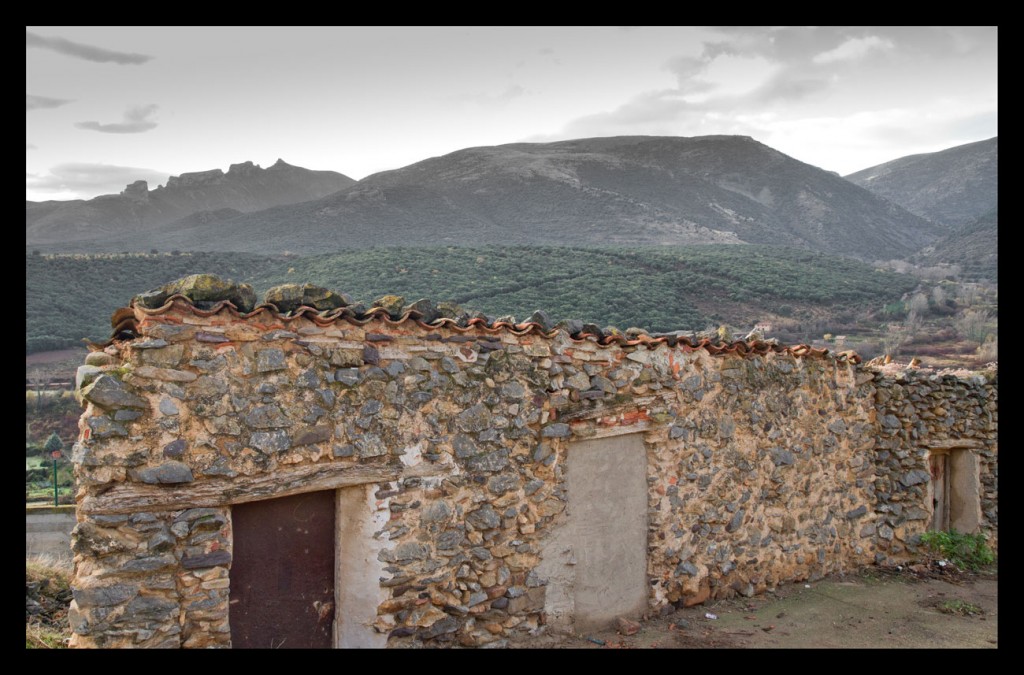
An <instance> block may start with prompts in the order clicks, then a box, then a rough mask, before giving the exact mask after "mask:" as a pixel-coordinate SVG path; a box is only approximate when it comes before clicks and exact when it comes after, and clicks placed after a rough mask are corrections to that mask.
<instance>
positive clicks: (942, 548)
mask: <svg viewBox="0 0 1024 675" xmlns="http://www.w3.org/2000/svg"><path fill="white" fill-rule="evenodd" d="M921 543H923V544H924V545H925V546H927V547H928V548H929V549H931V551H932V552H933V553H935V554H937V555H941V556H943V557H944V558H945V559H946V560H948V561H949V562H951V563H953V564H954V565H956V566H957V567H959V568H961V569H968V570H971V571H972V572H973V571H977V570H978V569H979V568H981V567H984V566H985V565H991V564H992V563H994V562H995V560H996V556H995V553H993V552H992V549H991V548H989V546H988V543H987V542H986V541H985V535H983V534H981V533H978V534H962V533H960V532H957V531H956V530H950V531H949V532H925V533H924V534H922V535H921Z"/></svg>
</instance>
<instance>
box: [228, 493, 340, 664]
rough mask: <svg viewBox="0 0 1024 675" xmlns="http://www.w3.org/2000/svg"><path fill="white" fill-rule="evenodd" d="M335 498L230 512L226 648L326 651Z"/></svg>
mask: <svg viewBox="0 0 1024 675" xmlns="http://www.w3.org/2000/svg"><path fill="white" fill-rule="evenodd" d="M334 511H335V494H334V492H333V491H325V492H309V493H306V494H302V495H295V496H294V497H282V498H280V499H268V500H266V501H260V502H250V503H248V504H238V505H236V506H233V507H232V508H231V520H232V529H233V531H234V552H233V556H232V562H231V600H230V603H231V605H230V607H231V609H230V611H229V615H228V617H229V621H230V623H231V644H232V646H233V647H235V648H248V649H309V648H318V647H326V648H329V647H331V646H332V625H333V622H334V531H335V528H334Z"/></svg>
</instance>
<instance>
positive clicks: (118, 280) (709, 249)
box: [25, 245, 916, 353]
mask: <svg viewBox="0 0 1024 675" xmlns="http://www.w3.org/2000/svg"><path fill="white" fill-rule="evenodd" d="M26 271H27V275H26V276H27V279H28V284H27V288H26V299H25V302H26V310H25V317H26V350H27V352H29V353H31V352H35V351H44V350H51V349H60V348H64V347H68V346H78V345H80V344H81V338H83V337H86V338H90V339H92V340H94V341H100V340H104V339H106V338H107V337H109V334H110V325H109V318H110V315H111V314H112V313H113V311H114V310H115V309H117V308H118V307H123V306H124V305H126V304H127V303H128V301H129V300H130V299H131V297H132V296H133V295H134V294H136V293H140V292H143V291H146V290H149V289H152V288H156V287H157V286H160V285H162V284H164V283H166V282H168V281H172V280H174V279H177V278H180V277H183V276H185V275H188V274H194V273H199V272H209V273H215V274H219V275H221V276H224V277H229V278H232V279H234V280H236V281H241V282H247V283H251V284H253V285H254V286H255V287H256V290H257V292H258V293H260V294H262V293H263V292H264V291H266V290H267V289H268V288H270V287H271V286H275V285H277V284H281V283H287V282H300V283H304V282H307V281H309V282H312V283H315V284H319V285H322V286H326V287H328V288H332V289H336V290H340V291H344V292H346V293H349V294H350V295H351V296H353V298H354V299H356V300H361V301H363V302H364V303H367V304H369V303H371V302H372V301H373V300H374V299H376V298H378V297H380V296H381V295H384V294H388V293H396V294H400V295H404V296H405V297H406V299H407V300H408V301H409V302H412V301H414V300H417V299H419V298H422V297H427V298H429V299H431V300H434V301H435V302H438V301H454V302H458V303H461V304H462V305H463V306H464V307H465V308H466V309H467V310H478V311H483V312H487V313H488V314H491V315H493V316H501V315H504V314H515V315H516V316H517V317H518V318H519V319H520V320H523V319H525V318H526V317H527V316H529V314H530V313H531V312H533V311H534V310H536V309H543V310H544V311H545V312H547V313H548V314H549V316H550V317H551V318H552V319H554V320H559V319H564V318H578V319H583V320H587V321H594V322H596V323H599V324H600V325H601V326H606V325H615V326H618V327H619V328H621V329H625V328H628V327H630V326H638V327H641V328H646V329H648V330H656V331H657V330H678V329H691V330H700V329H703V328H705V327H706V326H707V325H708V324H709V323H711V324H714V325H717V324H718V323H721V322H727V323H730V324H735V325H741V326H742V325H747V326H752V325H753V323H754V322H755V321H758V320H762V319H766V318H769V317H771V316H773V315H778V316H786V317H795V318H812V317H813V318H814V319H815V320H826V321H827V320H828V319H829V317H837V316H841V315H842V314H849V313H850V312H852V311H854V310H856V309H857V308H878V307H882V306H884V305H885V304H888V303H892V302H895V301H897V300H899V298H900V296H901V295H902V294H903V293H906V292H907V291H909V290H911V289H912V288H913V287H914V286H915V285H916V280H915V279H913V278H911V277H909V276H907V275H899V274H894V273H891V272H882V271H877V270H875V269H874V268H872V267H871V266H869V265H865V264H863V263H860V262H857V261H855V260H850V259H847V258H839V257H836V256H829V255H824V254H821V253H815V252H813V251H808V250H806V249H785V248H777V247H771V246H742V245H740V246H694V247H686V248H682V247H657V248H630V249H625V248H599V249H590V248H588V249H579V248H577V249H570V248H550V247H544V248H541V247H502V248H498V247H489V248H462V247H447V248H445V247H432V248H419V249H411V248H389V249H367V250H359V251H348V252H344V253H337V254H329V255H319V256H310V257H298V256H293V255H290V256H282V255H276V256H266V255H256V254H248V253H189V254H182V255H170V254H166V253H165V254H160V255H149V254H134V255H117V254H113V255H111V254H106V255H81V254H76V255H58V256H49V255H27V256H26ZM849 320H850V319H849V318H846V319H842V321H849ZM825 330H827V327H826V328H825Z"/></svg>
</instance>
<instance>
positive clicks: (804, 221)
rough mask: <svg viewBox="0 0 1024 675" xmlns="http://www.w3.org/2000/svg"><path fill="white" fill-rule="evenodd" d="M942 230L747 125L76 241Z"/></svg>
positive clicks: (509, 152)
mask: <svg viewBox="0 0 1024 675" xmlns="http://www.w3.org/2000/svg"><path fill="white" fill-rule="evenodd" d="M941 234H943V231H942V230H941V229H940V228H938V227H936V226H935V225H934V224H932V223H929V222H927V221H925V220H923V219H921V218H919V217H917V216H914V215H913V214H910V213H908V212H906V211H905V210H903V209H901V208H899V207H898V206H896V205H894V204H892V203H890V202H888V201H885V200H882V199H879V198H878V197H877V196H875V195H873V194H872V193H870V192H868V191H866V190H863V189H861V188H859V187H857V186H855V185H853V184H851V183H850V182H849V181H846V180H843V179H842V178H840V177H838V176H836V175H834V174H832V173H829V172H827V171H823V170H821V169H818V168H816V167H813V166H810V165H808V164H804V163H803V162H799V161H797V160H795V159H793V158H791V157H788V156H786V155H784V154H782V153H780V152H778V151H776V150H773V149H771V148H769V147H767V146H765V145H763V144H761V143H758V142H756V141H754V140H753V139H750V138H747V137H741V136H705V137H696V138H677V137H649V136H633V137H617V138H591V139H582V140H573V141H563V142H558V143H518V144H512V145H502V146H496V147H479V148H469V149H465V150H459V151H458V152H454V153H451V154H448V155H445V156H443V157H435V158H432V159H428V160H425V161H422V162H418V163H416V164H412V165H410V166H407V167H405V168H402V169H397V170H394V171H386V172H383V173H378V174H374V175H373V176H369V177H367V178H365V179H363V180H362V181H359V182H358V183H356V184H354V185H351V186H349V187H348V188H346V189H344V190H341V191H340V192H337V193H335V194H331V195H329V196H327V197H324V198H322V199H317V200H314V201H310V202H304V203H301V204H293V205H290V206H279V207H275V208H271V209H267V210H264V211H259V212H255V213H247V214H245V215H241V216H238V217H235V218H231V219H228V220H218V221H217V222H216V223H215V226H213V227H211V226H210V224H209V223H204V224H194V225H191V226H188V225H187V224H186V223H177V224H176V225H175V226H174V229H171V228H160V229H157V230H153V229H150V230H146V231H145V232H140V233H138V234H137V235H136V234H133V235H132V236H131V237H128V238H125V237H119V236H116V235H115V236H110V237H107V238H106V239H102V240H97V241H96V242H94V243H92V244H90V247H91V248H84V249H83V250H124V249H125V248H126V247H127V248H129V250H145V249H148V248H157V249H159V250H172V249H180V250H196V249H202V250H219V251H249V252H265V251H277V252H280V251H285V250H288V251H293V252H299V253H316V252H322V251H339V250H343V249H351V248H365V247H371V246H429V245H438V244H443V245H457V246H465V245H474V246H478V245H488V244H499V245H559V246H566V245H568V246H597V245H636V244H643V245H649V244H656V245H677V244H687V245H690V244H702V243H755V244H771V245H784V246H797V247H804V248H809V249H813V250H818V251H826V252H830V253H838V254H843V255H850V256H857V257H861V258H871V259H873V258H880V257H884V258H892V257H898V256H903V255H909V254H910V253H912V252H914V251H916V250H918V249H920V248H921V247H923V246H925V245H927V244H930V243H932V242H933V241H934V240H935V239H937V238H938V237H939V236H940V235H941ZM79 244H82V245H83V246H84V242H76V245H79ZM46 250H57V249H54V248H52V247H51V248H48V249H46Z"/></svg>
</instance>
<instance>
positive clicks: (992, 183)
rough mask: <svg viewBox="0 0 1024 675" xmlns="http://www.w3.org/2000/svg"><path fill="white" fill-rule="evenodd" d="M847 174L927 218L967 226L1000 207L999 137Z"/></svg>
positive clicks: (951, 224) (878, 193) (954, 225)
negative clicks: (998, 197) (998, 196)
mask: <svg viewBox="0 0 1024 675" xmlns="http://www.w3.org/2000/svg"><path fill="white" fill-rule="evenodd" d="M846 179H847V180H849V181H851V182H853V183H856V184H857V185H860V186H861V187H863V188H866V189H868V190H870V191H871V192H874V193H875V194H877V195H880V196H882V197H885V198H886V199H889V200H892V201H893V202H895V203H897V204H899V205H900V206H902V207H903V208H905V209H907V210H908V211H910V212H911V213H916V214H917V215H919V216H921V217H922V218H927V219H929V220H931V221H934V222H936V223H941V224H943V225H947V226H950V227H956V226H960V225H967V224H969V223H972V222H974V221H976V220H977V219H978V218H980V217H982V216H984V215H985V214H986V213H988V212H990V211H992V210H993V209H995V208H996V207H997V206H996V205H997V201H998V199H997V195H998V190H999V185H998V183H999V138H998V137H995V138H990V139H988V140H987V141H978V142H977V143H968V144H966V145H958V146H956V147H955V148H949V149H948V150H942V151H941V152H931V153H927V154H922V155H910V156H907V157H901V158H899V159H894V160H893V161H891V162H886V163H885V164H879V165H878V166H873V167H871V168H869V169H864V170H863V171H858V172H856V173H851V174H850V175H849V176H846Z"/></svg>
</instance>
